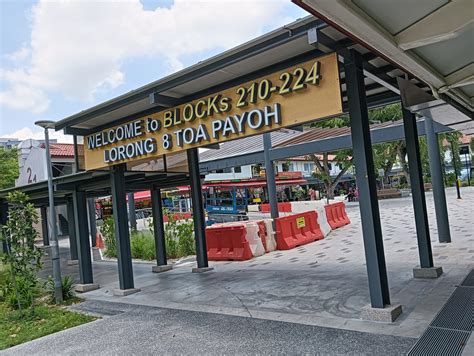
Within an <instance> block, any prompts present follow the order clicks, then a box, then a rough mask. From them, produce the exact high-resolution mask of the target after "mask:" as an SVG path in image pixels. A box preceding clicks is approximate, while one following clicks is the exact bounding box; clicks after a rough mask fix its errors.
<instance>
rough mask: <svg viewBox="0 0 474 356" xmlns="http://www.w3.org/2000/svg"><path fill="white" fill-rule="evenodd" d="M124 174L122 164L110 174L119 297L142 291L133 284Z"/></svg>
mask: <svg viewBox="0 0 474 356" xmlns="http://www.w3.org/2000/svg"><path fill="white" fill-rule="evenodd" d="M124 172H125V166H124V165H122V164H121V165H118V166H114V167H113V168H112V170H111V172H110V179H111V188H112V205H113V211H114V220H115V240H116V243H117V260H118V273H119V285H120V289H116V290H114V294H115V295H118V296H124V295H129V294H132V293H136V292H139V291H140V289H137V288H135V286H134V282H133V268H132V252H131V249H130V232H129V230H128V217H127V201H126V199H125V195H126V191H125V175H124Z"/></svg>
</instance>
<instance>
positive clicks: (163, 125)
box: [84, 53, 342, 170]
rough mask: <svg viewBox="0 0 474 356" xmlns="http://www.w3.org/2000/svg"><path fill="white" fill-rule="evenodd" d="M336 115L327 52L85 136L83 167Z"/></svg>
mask: <svg viewBox="0 0 474 356" xmlns="http://www.w3.org/2000/svg"><path fill="white" fill-rule="evenodd" d="M341 113H342V99H341V87H340V83H339V70H338V62H337V55H336V54H335V53H332V54H329V55H325V56H322V57H318V58H315V59H312V60H310V61H307V62H305V63H301V64H298V65H295V66H292V67H289V68H287V69H285V70H281V71H279V72H275V73H273V74H270V75H268V76H265V77H262V78H259V79H257V80H253V81H250V82H247V83H243V84H241V85H238V86H235V87H232V88H229V89H226V90H223V91H221V92H218V93H215V94H212V95H209V96H207V97H203V98H201V99H196V100H194V101H191V102H188V103H185V104H182V105H179V106H177V107H174V108H169V109H166V110H163V111H160V112H157V113H155V114H150V115H147V116H144V117H142V118H139V119H135V120H131V121H129V122H126V123H125V124H121V125H118V126H114V127H111V128H108V129H105V130H103V131H100V132H97V133H94V134H91V135H89V136H86V137H85V140H84V156H85V166H86V170H91V169H98V168H103V167H107V166H111V165H114V164H119V163H125V162H130V161H135V160H142V159H145V158H156V157H159V156H161V155H163V154H168V153H173V152H179V151H183V150H186V149H189V148H193V147H200V146H206V145H209V144H213V143H219V142H224V141H228V140H234V139H237V138H241V137H245V136H250V135H255V134H261V133H264V132H268V131H271V130H275V129H278V128H282V127H287V126H293V125H297V124H301V123H304V122H309V121H314V120H317V119H322V118H327V117H331V116H335V115H338V114H341Z"/></svg>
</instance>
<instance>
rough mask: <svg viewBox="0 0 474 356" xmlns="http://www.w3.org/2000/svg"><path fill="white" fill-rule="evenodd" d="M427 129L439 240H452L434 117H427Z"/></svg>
mask: <svg viewBox="0 0 474 356" xmlns="http://www.w3.org/2000/svg"><path fill="white" fill-rule="evenodd" d="M425 131H426V143H427V145H428V157H429V159H430V172H431V185H432V187H433V200H434V205H435V213H436V225H437V226H438V241H439V242H451V232H450V230H449V219H448V208H447V205H446V194H445V190H444V179H443V166H442V165H441V156H440V151H439V142H438V137H437V135H436V133H435V131H434V126H433V119H432V118H430V117H425Z"/></svg>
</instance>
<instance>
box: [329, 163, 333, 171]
mask: <svg viewBox="0 0 474 356" xmlns="http://www.w3.org/2000/svg"><path fill="white" fill-rule="evenodd" d="M328 168H329V170H330V171H332V164H331V163H328Z"/></svg>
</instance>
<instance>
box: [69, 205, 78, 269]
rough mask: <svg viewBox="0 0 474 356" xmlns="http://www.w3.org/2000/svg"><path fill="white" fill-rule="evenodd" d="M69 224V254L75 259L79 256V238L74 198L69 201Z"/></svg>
mask: <svg viewBox="0 0 474 356" xmlns="http://www.w3.org/2000/svg"><path fill="white" fill-rule="evenodd" d="M67 224H68V232H69V254H70V256H71V260H72V261H75V260H77V259H78V257H77V238H76V222H75V219H74V202H73V200H72V199H68V201H67Z"/></svg>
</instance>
